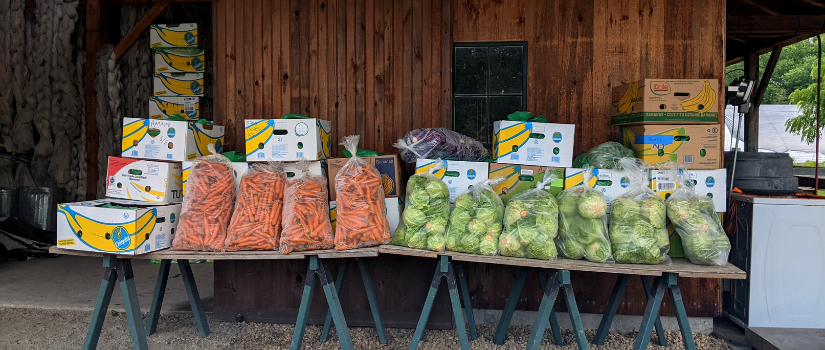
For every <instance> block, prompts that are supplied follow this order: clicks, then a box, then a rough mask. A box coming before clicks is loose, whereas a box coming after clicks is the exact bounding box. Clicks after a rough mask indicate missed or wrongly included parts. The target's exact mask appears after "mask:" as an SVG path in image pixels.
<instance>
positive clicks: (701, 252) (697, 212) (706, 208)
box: [665, 163, 730, 266]
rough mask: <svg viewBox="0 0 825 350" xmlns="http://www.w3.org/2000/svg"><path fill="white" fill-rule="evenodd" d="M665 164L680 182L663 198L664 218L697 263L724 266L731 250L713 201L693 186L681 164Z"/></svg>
mask: <svg viewBox="0 0 825 350" xmlns="http://www.w3.org/2000/svg"><path fill="white" fill-rule="evenodd" d="M667 167H668V168H669V170H670V176H672V177H673V178H675V179H676V181H677V182H678V184H679V188H677V189H676V191H674V192H673V194H672V195H670V197H668V199H667V201H665V204H666V205H667V218H668V219H670V222H671V223H673V228H674V229H675V230H676V233H678V234H679V237H681V238H682V246H683V247H684V249H685V256H687V258H688V259H689V260H690V262H692V263H694V264H697V265H719V266H725V265H726V264H727V263H728V254H730V240H729V239H728V236H727V235H726V234H725V231H724V230H723V229H722V222H721V221H720V220H719V216H717V215H716V210H715V208H714V206H713V201H712V200H711V199H710V198H708V197H707V196H704V195H702V194H700V193H698V192H696V191H695V190H694V188H693V180H691V179H690V177H688V175H687V173H686V172H685V171H684V167H682V166H678V165H676V164H675V163H671V164H668V165H667Z"/></svg>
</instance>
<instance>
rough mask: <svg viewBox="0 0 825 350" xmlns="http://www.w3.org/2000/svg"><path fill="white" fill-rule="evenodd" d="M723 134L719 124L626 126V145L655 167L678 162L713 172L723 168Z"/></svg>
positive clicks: (623, 138)
mask: <svg viewBox="0 0 825 350" xmlns="http://www.w3.org/2000/svg"><path fill="white" fill-rule="evenodd" d="M720 134H721V132H720V129H719V125H718V124H707V125H656V124H654V125H647V124H645V125H634V126H625V127H622V143H623V144H624V145H625V147H627V148H630V149H632V150H633V151H634V152H635V154H636V158H640V159H643V160H644V161H646V162H648V163H650V164H651V165H652V166H654V167H657V166H661V165H664V164H665V163H667V162H677V163H679V164H683V165H684V166H685V167H686V168H687V169H690V170H706V169H708V170H709V169H719V168H721V167H722V151H721V135H720Z"/></svg>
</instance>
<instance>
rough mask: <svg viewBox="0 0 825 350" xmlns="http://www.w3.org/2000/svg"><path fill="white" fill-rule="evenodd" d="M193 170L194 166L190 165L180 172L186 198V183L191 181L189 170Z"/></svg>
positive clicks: (182, 188)
mask: <svg viewBox="0 0 825 350" xmlns="http://www.w3.org/2000/svg"><path fill="white" fill-rule="evenodd" d="M187 164H189V163H187ZM191 168H192V166H191V165H190V166H188V167H185V168H183V169H182V170H181V172H180V178H181V190H182V191H183V195H184V196H185V195H186V181H187V180H189V169H191Z"/></svg>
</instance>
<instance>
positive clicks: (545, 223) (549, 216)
mask: <svg viewBox="0 0 825 350" xmlns="http://www.w3.org/2000/svg"><path fill="white" fill-rule="evenodd" d="M557 178H558V177H557V176H556V174H555V173H554V172H553V171H552V170H548V171H546V172H545V173H544V179H543V180H542V181H539V182H538V183H537V184H536V188H533V189H530V190H527V191H524V192H522V193H519V194H517V195H515V196H513V198H511V199H510V202H509V203H507V208H505V209H504V233H502V234H501V237H499V249H500V250H501V255H503V256H511V257H515V258H530V259H540V260H555V259H556V256H558V251H557V250H556V244H555V241H554V239H555V238H556V235H557V234H558V230H559V205H558V203H557V202H556V197H553V195H552V194H550V193H549V192H547V191H545V190H544V187H545V186H549V185H550V183H551V182H553V180H556V179H557Z"/></svg>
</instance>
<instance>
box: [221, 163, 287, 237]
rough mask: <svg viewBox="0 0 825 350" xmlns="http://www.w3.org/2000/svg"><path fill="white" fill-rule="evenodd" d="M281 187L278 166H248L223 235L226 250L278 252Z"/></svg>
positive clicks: (279, 165) (282, 199)
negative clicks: (233, 210) (230, 218)
mask: <svg viewBox="0 0 825 350" xmlns="http://www.w3.org/2000/svg"><path fill="white" fill-rule="evenodd" d="M285 183H286V174H285V173H284V171H283V166H282V164H281V163H280V162H277V163H276V162H267V163H250V164H249V169H247V170H246V173H244V174H243V176H242V177H241V186H240V189H239V191H238V196H237V198H236V199H235V212H234V213H233V214H232V221H230V223H229V229H228V230H227V232H226V250H228V251H238V250H275V249H278V244H279V242H280V239H281V209H283V207H284V184H285Z"/></svg>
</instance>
